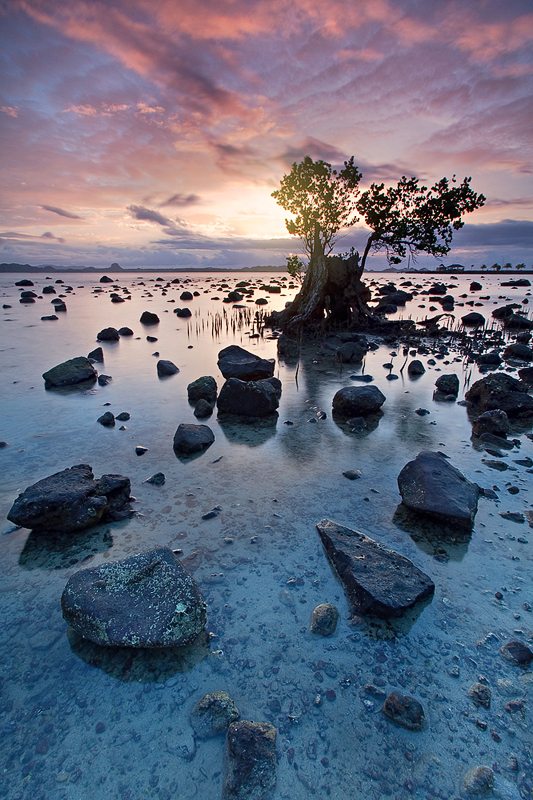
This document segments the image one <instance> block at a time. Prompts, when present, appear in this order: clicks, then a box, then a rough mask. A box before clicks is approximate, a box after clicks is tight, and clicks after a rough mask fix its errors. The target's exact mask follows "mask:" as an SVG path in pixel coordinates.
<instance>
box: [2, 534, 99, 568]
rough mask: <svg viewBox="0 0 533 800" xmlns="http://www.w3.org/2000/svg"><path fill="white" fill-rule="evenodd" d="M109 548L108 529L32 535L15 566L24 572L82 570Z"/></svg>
mask: <svg viewBox="0 0 533 800" xmlns="http://www.w3.org/2000/svg"><path fill="white" fill-rule="evenodd" d="M112 546H113V537H112V536H111V533H110V531H109V530H108V529H107V528H105V529H102V528H96V529H93V530H91V531H90V533H86V532H82V533H79V532H78V533H75V534H72V533H70V534H69V533H53V532H46V531H40V532H38V533H36V532H35V531H31V533H30V535H29V536H28V538H27V539H26V543H25V545H24V548H23V550H22V552H21V554H20V556H19V562H18V563H19V566H21V567H22V568H23V569H72V567H73V566H74V565H76V566H77V567H84V566H85V565H86V564H88V563H89V561H92V559H93V558H94V557H95V555H96V554H97V553H104V552H106V551H107V550H109V549H110V548H111V547H112Z"/></svg>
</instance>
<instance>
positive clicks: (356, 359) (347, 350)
mask: <svg viewBox="0 0 533 800" xmlns="http://www.w3.org/2000/svg"><path fill="white" fill-rule="evenodd" d="M365 356H366V347H363V346H362V345H360V344H357V342H346V343H345V344H342V345H341V346H340V347H339V349H338V350H337V358H338V359H339V361H341V362H342V363H343V364H360V363H361V362H362V360H363V358H364V357H365Z"/></svg>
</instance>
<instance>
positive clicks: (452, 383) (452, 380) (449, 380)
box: [435, 374, 459, 397]
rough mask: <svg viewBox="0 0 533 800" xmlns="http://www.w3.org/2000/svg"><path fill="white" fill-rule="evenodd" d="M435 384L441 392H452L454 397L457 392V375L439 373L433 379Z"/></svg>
mask: <svg viewBox="0 0 533 800" xmlns="http://www.w3.org/2000/svg"><path fill="white" fill-rule="evenodd" d="M435 386H436V387H437V389H438V390H439V392H442V393H443V394H452V395H454V396H455V397H457V395H458V394H459V378H458V377H457V375H453V374H451V375H439V377H438V378H437V380H436V381H435Z"/></svg>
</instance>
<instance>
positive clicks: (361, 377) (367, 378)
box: [350, 375, 374, 383]
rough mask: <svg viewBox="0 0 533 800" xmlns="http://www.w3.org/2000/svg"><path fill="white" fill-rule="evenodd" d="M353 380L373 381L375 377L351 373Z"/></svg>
mask: <svg viewBox="0 0 533 800" xmlns="http://www.w3.org/2000/svg"><path fill="white" fill-rule="evenodd" d="M350 380H351V381H360V382H361V383H372V381H373V380H374V378H373V377H372V375H350Z"/></svg>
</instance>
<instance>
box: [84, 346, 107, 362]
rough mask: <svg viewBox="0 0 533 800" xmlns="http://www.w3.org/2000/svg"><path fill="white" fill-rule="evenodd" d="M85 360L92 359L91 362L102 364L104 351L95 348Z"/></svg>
mask: <svg viewBox="0 0 533 800" xmlns="http://www.w3.org/2000/svg"><path fill="white" fill-rule="evenodd" d="M87 358H92V360H93V361H98V362H103V360H104V351H103V350H102V348H101V347H95V348H94V350H91V352H90V353H89V355H88V356H87Z"/></svg>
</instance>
